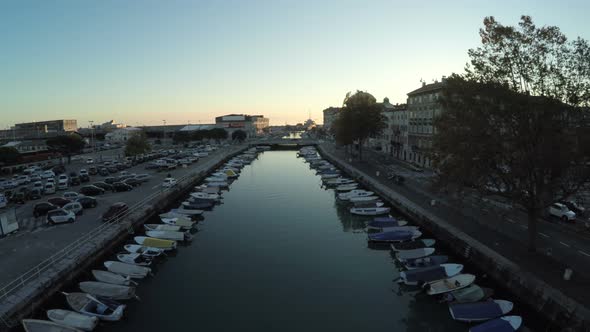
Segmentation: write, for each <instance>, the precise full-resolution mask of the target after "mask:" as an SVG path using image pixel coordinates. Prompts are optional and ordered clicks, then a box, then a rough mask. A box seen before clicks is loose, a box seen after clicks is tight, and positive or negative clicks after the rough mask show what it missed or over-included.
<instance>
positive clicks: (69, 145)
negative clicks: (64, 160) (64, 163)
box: [45, 133, 86, 163]
mask: <svg viewBox="0 0 590 332" xmlns="http://www.w3.org/2000/svg"><path fill="white" fill-rule="evenodd" d="M45 144H47V146H48V147H49V149H50V150H53V151H57V152H59V153H61V154H62V155H65V156H67V157H68V163H71V161H72V155H73V154H74V153H79V152H81V151H82V149H84V146H85V145H86V142H85V141H84V139H83V138H82V137H81V136H80V135H78V134H76V133H71V134H67V135H61V136H56V137H51V138H48V139H47V141H45Z"/></svg>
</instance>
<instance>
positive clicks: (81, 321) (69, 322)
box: [47, 309, 98, 331]
mask: <svg viewBox="0 0 590 332" xmlns="http://www.w3.org/2000/svg"><path fill="white" fill-rule="evenodd" d="M47 318H49V319H50V320H51V321H53V322H55V323H58V324H61V325H65V326H69V327H73V328H76V329H79V330H82V331H92V330H94V328H95V327H96V325H97V324H98V318H97V317H92V316H87V315H83V314H79V313H77V312H74V311H70V310H64V309H51V310H47Z"/></svg>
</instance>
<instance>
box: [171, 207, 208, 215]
mask: <svg viewBox="0 0 590 332" xmlns="http://www.w3.org/2000/svg"><path fill="white" fill-rule="evenodd" d="M170 212H172V213H176V214H180V215H185V216H200V215H202V214H203V210H193V209H185V208H178V209H172V210H170Z"/></svg>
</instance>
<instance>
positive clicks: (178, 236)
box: [145, 231, 187, 241]
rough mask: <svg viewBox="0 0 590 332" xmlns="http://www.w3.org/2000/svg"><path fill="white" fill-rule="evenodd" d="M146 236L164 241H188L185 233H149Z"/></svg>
mask: <svg viewBox="0 0 590 332" xmlns="http://www.w3.org/2000/svg"><path fill="white" fill-rule="evenodd" d="M145 234H146V235H147V236H149V237H153V238H156V239H164V240H173V241H184V240H186V239H187V234H186V233H184V232H170V231H147V232H145Z"/></svg>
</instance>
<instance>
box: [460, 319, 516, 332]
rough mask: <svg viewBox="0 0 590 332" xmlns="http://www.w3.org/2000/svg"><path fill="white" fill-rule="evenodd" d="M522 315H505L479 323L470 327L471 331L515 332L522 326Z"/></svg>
mask: <svg viewBox="0 0 590 332" xmlns="http://www.w3.org/2000/svg"><path fill="white" fill-rule="evenodd" d="M521 324H522V317H520V316H504V317H500V318H496V319H493V320H491V321H488V322H485V323H483V324H479V325H477V326H474V327H472V328H470V329H469V332H514V331H516V330H518V329H519V328H520V325H521Z"/></svg>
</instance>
